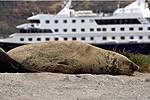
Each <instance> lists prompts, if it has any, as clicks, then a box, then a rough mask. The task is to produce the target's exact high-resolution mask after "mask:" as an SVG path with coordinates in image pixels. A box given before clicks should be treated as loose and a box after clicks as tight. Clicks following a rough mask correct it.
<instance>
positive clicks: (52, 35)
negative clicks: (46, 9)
mask: <svg viewBox="0 0 150 100" xmlns="http://www.w3.org/2000/svg"><path fill="white" fill-rule="evenodd" d="M71 2H72V0H69V2H68V3H67V4H66V5H65V6H64V8H63V9H62V10H61V11H60V12H58V13H57V14H56V15H53V14H37V15H33V16H32V17H29V18H28V20H29V21H30V23H25V24H22V25H19V26H17V28H18V29H19V30H20V32H19V33H14V34H12V35H10V37H9V38H5V39H0V42H1V46H4V45H3V44H5V45H6V44H17V45H21V44H29V43H40V42H48V41H80V42H85V43H89V44H93V45H96V46H99V47H102V48H104V49H110V50H117V51H118V50H121V51H122V50H123V49H124V50H130V49H131V50H130V51H135V52H141V51H143V52H150V50H149V49H150V10H149V7H148V3H147V1H146V0H135V1H134V2H133V3H131V4H129V5H128V6H126V7H124V8H118V9H116V10H115V11H114V12H113V13H112V14H107V13H103V12H100V13H93V11H92V10H82V11H75V10H74V9H72V8H71Z"/></svg>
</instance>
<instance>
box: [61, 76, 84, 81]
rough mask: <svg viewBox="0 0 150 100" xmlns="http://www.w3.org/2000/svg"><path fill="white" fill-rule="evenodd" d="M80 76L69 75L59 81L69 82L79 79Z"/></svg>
mask: <svg viewBox="0 0 150 100" xmlns="http://www.w3.org/2000/svg"><path fill="white" fill-rule="evenodd" d="M80 80H81V78H79V77H76V76H75V75H69V76H66V77H65V78H64V79H63V80H61V81H71V82H76V81H80Z"/></svg>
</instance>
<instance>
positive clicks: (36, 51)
mask: <svg viewBox="0 0 150 100" xmlns="http://www.w3.org/2000/svg"><path fill="white" fill-rule="evenodd" d="M8 55H9V56H11V57H12V58H13V59H15V60H16V61H18V62H19V63H21V64H23V65H25V66H28V67H29V68H32V69H36V70H39V71H49V72H62V73H91V74H102V73H106V74H126V75H132V74H133V72H134V71H136V70H137V69H138V66H137V65H136V64H134V63H133V62H132V61H130V60H129V59H128V58H127V57H125V56H123V55H121V54H118V53H115V52H113V51H107V50H104V49H101V48H97V47H94V46H92V45H89V44H85V43H81V42H71V41H57V42H45V43H37V44H29V45H24V46H21V47H17V48H15V49H12V50H10V51H9V52H8Z"/></svg>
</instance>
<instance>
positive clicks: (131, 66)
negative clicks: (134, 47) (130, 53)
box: [130, 62, 139, 72]
mask: <svg viewBox="0 0 150 100" xmlns="http://www.w3.org/2000/svg"><path fill="white" fill-rule="evenodd" d="M130 68H131V72H135V71H137V70H138V69H139V66H138V65H136V64H135V63H133V62H131V65H130Z"/></svg>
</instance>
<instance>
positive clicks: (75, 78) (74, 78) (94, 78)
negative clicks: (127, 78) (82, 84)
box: [63, 74, 125, 83]
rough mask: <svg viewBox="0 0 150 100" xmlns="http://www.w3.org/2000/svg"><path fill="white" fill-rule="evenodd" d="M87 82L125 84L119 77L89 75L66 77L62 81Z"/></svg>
mask: <svg viewBox="0 0 150 100" xmlns="http://www.w3.org/2000/svg"><path fill="white" fill-rule="evenodd" d="M83 79H85V80H87V81H95V82H98V83H99V82H108V83H125V82H124V80H123V79H121V78H120V77H119V76H112V75H91V74H79V75H69V76H66V77H65V78H64V79H63V81H71V82H77V81H80V80H83Z"/></svg>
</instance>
